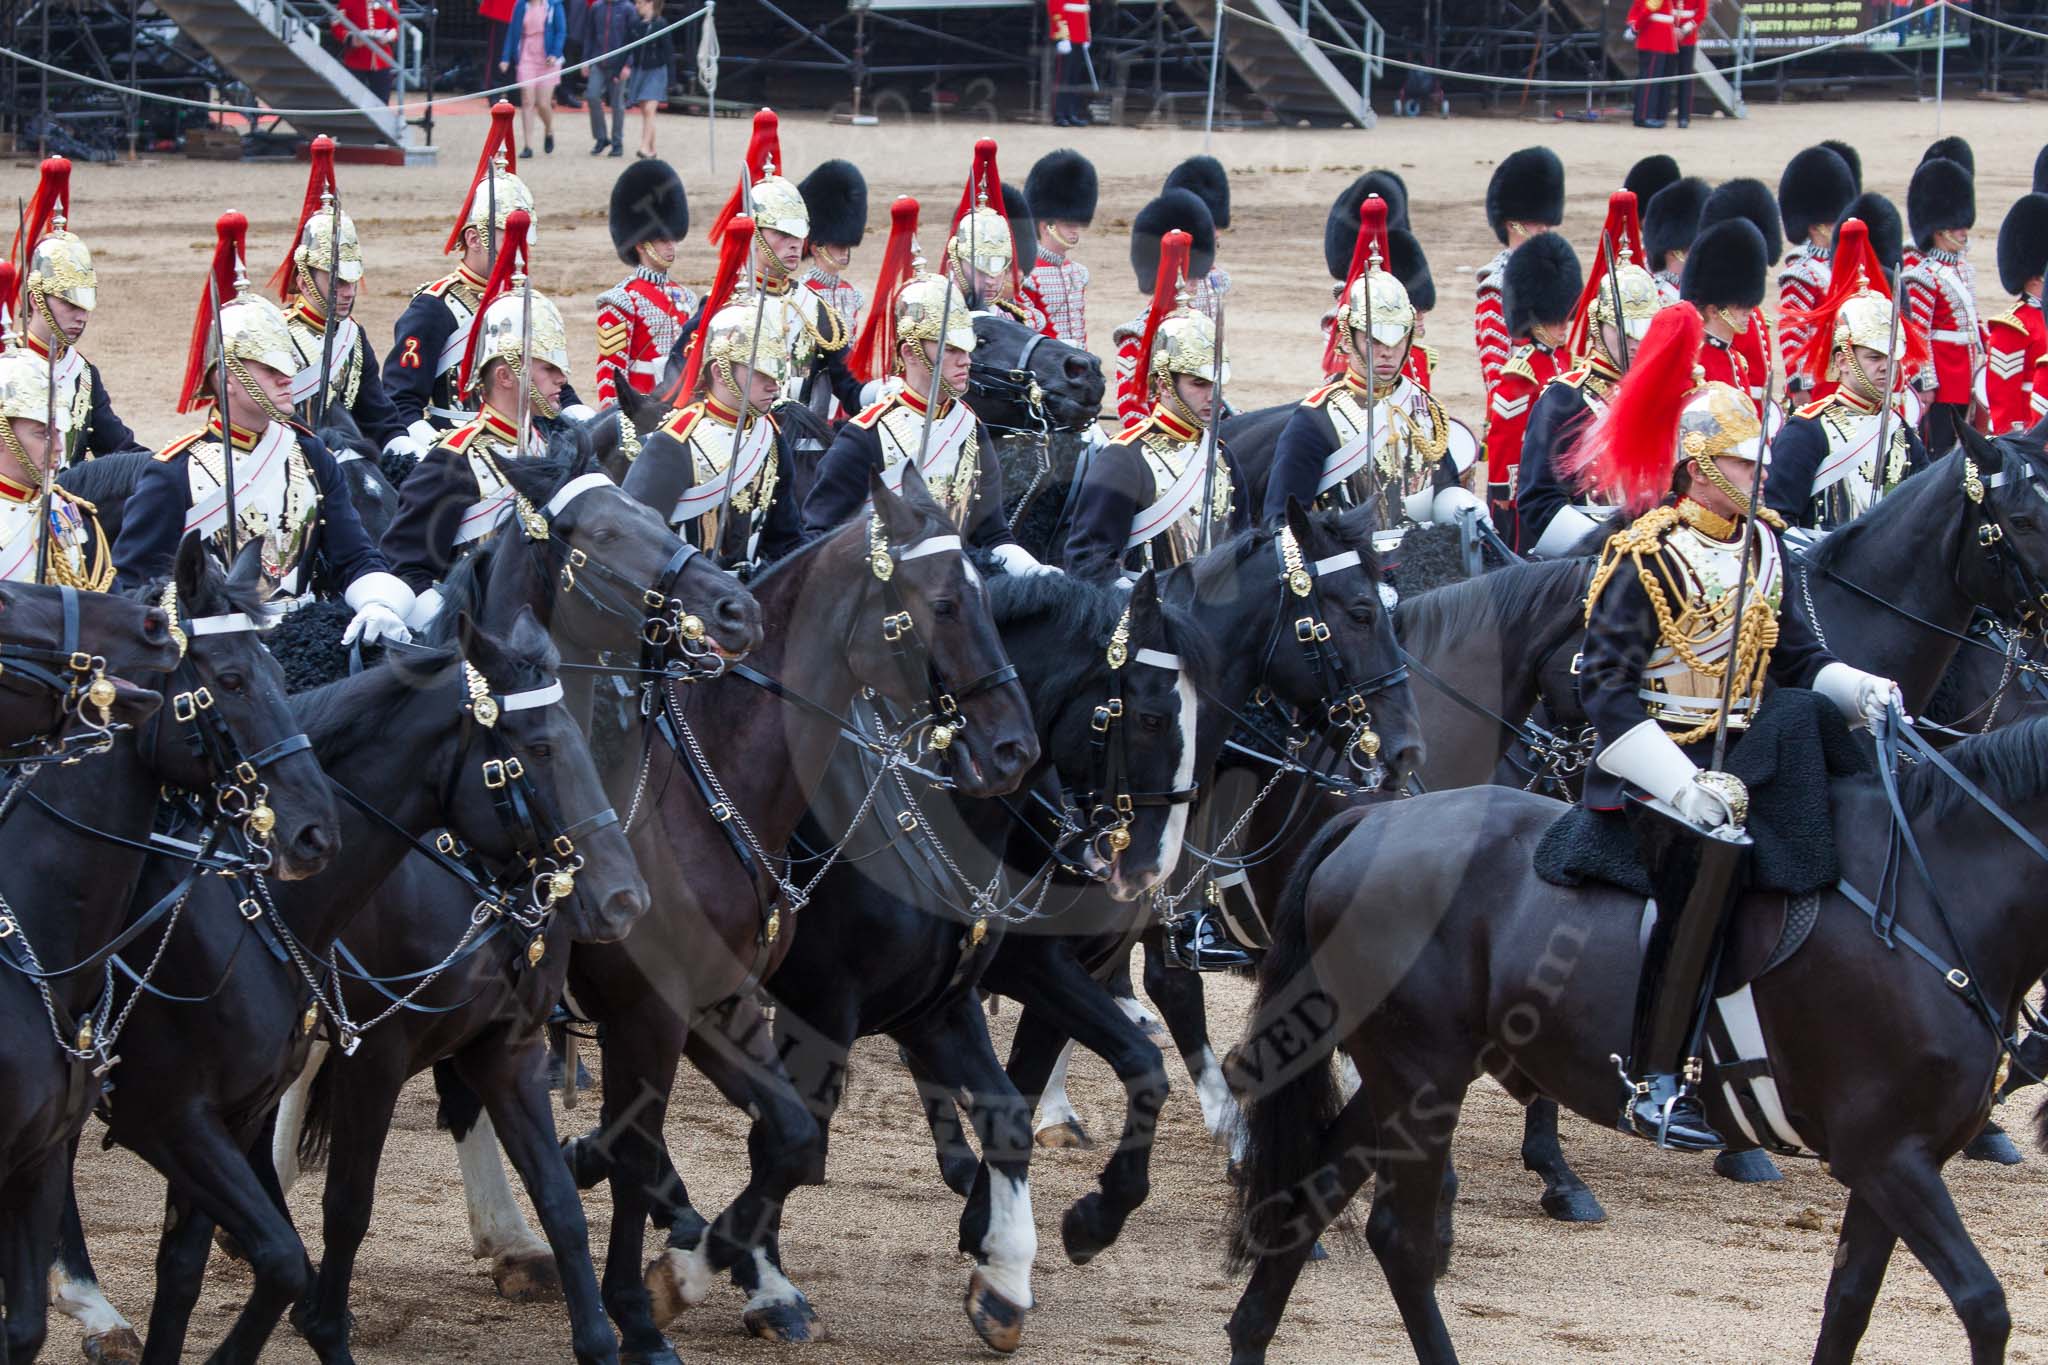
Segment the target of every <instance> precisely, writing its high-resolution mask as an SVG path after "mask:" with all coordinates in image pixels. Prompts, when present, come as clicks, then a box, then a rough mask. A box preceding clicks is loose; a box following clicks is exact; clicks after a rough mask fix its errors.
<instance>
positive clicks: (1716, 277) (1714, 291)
mask: <svg viewBox="0 0 2048 1365" xmlns="http://www.w3.org/2000/svg"><path fill="white" fill-rule="evenodd" d="M1770 263H1771V254H1770V252H1769V251H1768V250H1767V249H1766V248H1765V246H1764V235H1763V234H1762V233H1761V232H1758V231H1757V230H1756V224H1754V223H1752V222H1750V221H1749V220H1748V219H1747V218H1744V217H1741V216H1739V215H1738V216H1737V217H1734V218H1729V219H1726V220H1724V221H1722V222H1719V223H1715V224H1714V225H1712V226H1711V227H1708V228H1705V229H1703V230H1702V231H1701V233H1700V235H1699V236H1698V237H1697V238H1696V239H1694V241H1693V244H1692V250H1691V252H1689V253H1688V254H1687V255H1686V258H1685V272H1684V273H1683V274H1681V275H1680V276H1679V278H1678V295H1679V297H1680V298H1682V299H1684V300H1685V301H1686V302H1687V303H1692V304H1697V305H1698V306H1700V307H1701V308H1754V307H1756V306H1757V305H1758V304H1760V303H1762V302H1763V301H1764V272H1765V271H1766V270H1767V269H1768V268H1769V267H1770Z"/></svg>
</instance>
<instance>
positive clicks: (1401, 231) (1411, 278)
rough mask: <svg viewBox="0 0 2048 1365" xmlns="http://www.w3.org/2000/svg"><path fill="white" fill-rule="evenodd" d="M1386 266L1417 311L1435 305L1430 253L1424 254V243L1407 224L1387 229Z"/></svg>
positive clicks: (1434, 284)
mask: <svg viewBox="0 0 2048 1365" xmlns="http://www.w3.org/2000/svg"><path fill="white" fill-rule="evenodd" d="M1356 231H1357V229H1355V228H1354V229H1353V232H1354V233H1355V232H1356ZM1387 269H1388V270H1390V271H1392V272H1393V275H1394V278H1395V279H1397V280H1399V281H1400V282H1401V287H1402V288H1403V289H1406V290H1407V291H1408V302H1410V303H1412V304H1414V305H1415V311H1416V312H1418V313H1427V312H1430V311H1431V310H1433V309H1434V308H1435V307H1436V280H1435V279H1433V278H1432V277H1431V276H1430V273H1429V257H1427V256H1425V255H1423V254H1422V243H1420V242H1418V241H1416V240H1415V234H1414V233H1412V232H1410V231H1408V230H1407V229H1406V228H1388V229H1387Z"/></svg>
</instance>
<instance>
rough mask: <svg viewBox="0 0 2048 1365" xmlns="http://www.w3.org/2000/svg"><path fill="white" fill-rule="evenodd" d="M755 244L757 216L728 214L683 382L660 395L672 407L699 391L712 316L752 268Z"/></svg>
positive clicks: (684, 370) (729, 298)
mask: <svg viewBox="0 0 2048 1365" xmlns="http://www.w3.org/2000/svg"><path fill="white" fill-rule="evenodd" d="M753 246H754V220H753V219H751V218H749V217H747V215H746V214H744V213H742V214H738V215H736V216H735V217H732V218H728V219H727V220H726V222H725V241H724V242H723V243H721V244H720V246H719V248H718V273H717V274H716V275H714V276H713V277H712V279H711V292H710V293H709V294H707V295H705V296H704V307H703V308H702V310H700V311H699V312H698V314H697V331H696V334H695V335H694V336H692V337H691V338H690V363H689V364H688V365H686V366H684V368H683V378H682V382H681V384H679V385H678V386H677V387H675V388H672V389H670V390H669V391H668V392H667V393H665V394H663V395H662V396H661V401H662V402H664V403H666V404H668V405H669V406H670V407H672V408H679V407H681V406H682V405H683V404H685V403H687V402H689V401H690V396H691V395H692V394H694V393H696V392H697V380H698V378H699V376H701V375H702V374H703V373H704V348H705V347H706V346H707V345H709V344H710V340H711V319H713V318H715V317H717V316H718V310H719V309H721V308H723V307H725V306H726V305H727V304H728V303H731V302H732V296H733V295H734V294H735V293H736V292H738V290H739V286H740V279H741V277H742V274H743V272H745V271H746V270H748V269H749V268H750V267H749V266H748V263H747V258H748V257H749V256H750V255H751V254H752V252H753Z"/></svg>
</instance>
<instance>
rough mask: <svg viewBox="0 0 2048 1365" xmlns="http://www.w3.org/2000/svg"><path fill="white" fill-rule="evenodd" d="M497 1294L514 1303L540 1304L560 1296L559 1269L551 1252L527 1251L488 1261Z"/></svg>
mask: <svg viewBox="0 0 2048 1365" xmlns="http://www.w3.org/2000/svg"><path fill="white" fill-rule="evenodd" d="M491 1279H492V1280H493V1281H494V1282H495V1283H496V1284H497V1286H498V1296H499V1297H500V1298H506V1299H510V1300H512V1302H514V1303H541V1302H546V1301H548V1300H551V1299H559V1298H561V1297H562V1272H561V1271H560V1270H558V1269H557V1268H556V1266H555V1258H554V1254H553V1253H552V1252H546V1251H528V1252H521V1253H520V1254H518V1255H516V1256H500V1257H499V1258H498V1259H497V1260H496V1261H494V1262H493V1263H492V1264H491Z"/></svg>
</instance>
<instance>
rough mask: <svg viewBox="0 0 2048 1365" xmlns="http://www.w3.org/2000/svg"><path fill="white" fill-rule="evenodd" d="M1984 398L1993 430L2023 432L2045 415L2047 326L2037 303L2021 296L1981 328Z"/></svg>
mask: <svg viewBox="0 0 2048 1365" xmlns="http://www.w3.org/2000/svg"><path fill="white" fill-rule="evenodd" d="M1984 353H1985V379H1984V388H1985V397H1986V399H1987V400H1989V405H1990V408H1991V432H1992V434H1993V435H2002V434H2004V433H2005V432H2008V431H2024V430H2026V429H2027V428H2028V427H2031V426H2032V425H2034V423H2036V422H2038V421H2040V420H2041V419H2042V418H2043V417H2044V416H2048V325H2044V323H2043V320H2042V317H2041V301H2040V300H2039V299H2037V298H2033V297H2030V296H2028V295H2025V294H2022V295H2021V296H2020V297H2019V298H2018V299H2017V300H2016V301H2014V303H2013V306H2012V311H2011V312H2009V313H2005V314H2002V315H2000V316H1998V317H1995V318H1992V319H1991V320H1990V321H1989V322H1987V323H1985V324H1984Z"/></svg>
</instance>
